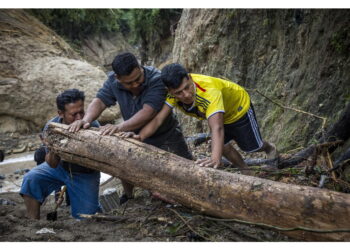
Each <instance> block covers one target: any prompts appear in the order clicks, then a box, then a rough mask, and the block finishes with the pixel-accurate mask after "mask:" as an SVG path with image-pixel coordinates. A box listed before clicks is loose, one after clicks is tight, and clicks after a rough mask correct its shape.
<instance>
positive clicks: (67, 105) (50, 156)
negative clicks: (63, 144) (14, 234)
mask: <svg viewBox="0 0 350 250" xmlns="http://www.w3.org/2000/svg"><path fill="white" fill-rule="evenodd" d="M84 99H85V96H84V92H82V91H79V90H77V89H69V90H66V91H64V92H63V93H61V94H60V95H58V96H57V99H56V104H57V111H58V116H56V117H55V118H53V119H51V120H50V121H49V122H57V123H63V124H67V125H69V124H71V123H73V122H74V121H76V120H80V119H82V118H83V116H84ZM49 122H48V123H49ZM47 126H48V124H46V126H45V128H44V131H45V130H47ZM91 126H93V127H99V123H98V122H97V121H94V122H92V123H91ZM63 185H66V187H67V192H68V194H69V197H70V203H71V213H72V216H73V217H74V218H77V219H80V217H79V214H94V213H96V212H98V211H99V210H100V206H99V202H98V192H99V185H100V172H98V171H95V170H92V169H89V168H86V167H83V166H80V165H77V164H73V163H69V162H65V161H61V160H60V157H59V156H58V155H56V154H54V153H53V152H50V151H49V150H48V149H46V155H45V162H43V163H41V164H40V165H38V166H36V167H35V168H33V169H32V170H30V171H29V172H28V173H27V174H26V175H25V176H24V178H23V183H22V186H21V190H20V194H21V195H22V197H23V199H24V203H25V206H26V208H27V216H28V217H29V218H31V219H40V207H41V204H42V203H43V202H44V200H45V199H46V197H47V196H48V195H50V194H51V193H52V192H53V191H55V190H57V189H59V188H60V187H61V186H63Z"/></svg>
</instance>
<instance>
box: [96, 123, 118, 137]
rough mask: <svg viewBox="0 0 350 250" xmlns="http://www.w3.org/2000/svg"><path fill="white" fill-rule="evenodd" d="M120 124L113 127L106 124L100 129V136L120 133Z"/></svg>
mask: <svg viewBox="0 0 350 250" xmlns="http://www.w3.org/2000/svg"><path fill="white" fill-rule="evenodd" d="M121 129H122V127H121V124H118V125H113V124H106V125H105V126H101V127H100V134H101V135H113V134H114V133H117V132H121Z"/></svg>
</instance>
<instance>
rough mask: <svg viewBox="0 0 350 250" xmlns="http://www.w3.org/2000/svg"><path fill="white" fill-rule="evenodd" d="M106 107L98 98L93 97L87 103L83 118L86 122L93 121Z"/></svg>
mask: <svg viewBox="0 0 350 250" xmlns="http://www.w3.org/2000/svg"><path fill="white" fill-rule="evenodd" d="M106 108H107V106H106V105H105V104H104V103H103V102H102V101H101V100H100V99H99V98H94V99H93V100H92V102H91V103H90V104H89V106H88V108H87V110H86V113H85V115H84V117H83V120H84V121H85V122H88V123H91V122H93V121H94V120H96V119H97V118H98V117H99V116H100V115H101V113H102V112H103V111H104V110H105V109H106Z"/></svg>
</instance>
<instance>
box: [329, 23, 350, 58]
mask: <svg viewBox="0 0 350 250" xmlns="http://www.w3.org/2000/svg"><path fill="white" fill-rule="evenodd" d="M348 34H349V27H347V28H344V29H342V30H340V31H338V32H335V33H334V34H333V36H332V38H331V41H330V44H331V46H332V48H333V50H335V51H336V52H337V53H339V54H344V56H348V53H349V37H348Z"/></svg>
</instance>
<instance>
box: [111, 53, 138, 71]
mask: <svg viewBox="0 0 350 250" xmlns="http://www.w3.org/2000/svg"><path fill="white" fill-rule="evenodd" d="M137 67H140V64H139V62H138V61H137V59H136V57H135V56H134V55H133V54H131V53H130V52H124V53H121V54H119V55H117V56H116V57H115V58H114V60H113V62H112V68H113V71H114V73H115V74H116V75H117V76H128V75H130V74H131V72H132V71H133V70H134V69H135V68H137Z"/></svg>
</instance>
